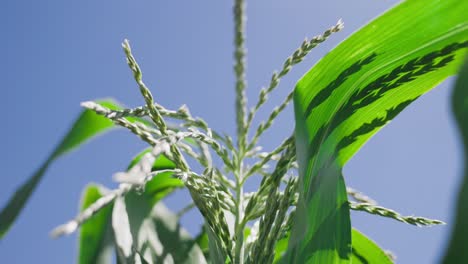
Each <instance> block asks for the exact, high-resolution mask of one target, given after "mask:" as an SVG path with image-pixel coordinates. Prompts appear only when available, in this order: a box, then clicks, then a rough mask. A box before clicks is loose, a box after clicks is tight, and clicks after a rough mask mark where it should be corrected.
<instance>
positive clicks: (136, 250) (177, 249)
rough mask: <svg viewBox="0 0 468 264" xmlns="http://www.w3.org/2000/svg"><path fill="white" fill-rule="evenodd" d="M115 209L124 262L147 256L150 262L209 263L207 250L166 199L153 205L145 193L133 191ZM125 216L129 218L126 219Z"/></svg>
mask: <svg viewBox="0 0 468 264" xmlns="http://www.w3.org/2000/svg"><path fill="white" fill-rule="evenodd" d="M121 200H122V201H123V200H124V201H125V202H124V203H122V206H121V207H119V208H118V209H119V210H116V207H114V212H113V216H112V218H113V222H114V223H115V224H114V225H113V230H114V234H115V235H114V236H115V237H116V238H120V239H118V240H116V246H117V248H118V249H119V250H118V252H119V254H118V257H119V260H120V263H138V262H137V261H135V262H132V261H133V260H136V259H138V258H144V260H145V261H146V262H147V263H187V264H188V263H201V264H202V263H206V259H205V256H204V254H203V251H202V250H201V249H200V247H199V246H198V245H197V243H196V242H195V240H193V239H192V238H191V237H190V235H189V234H188V232H187V231H185V230H184V229H183V228H182V227H181V226H180V223H179V219H178V217H177V216H176V215H175V214H174V213H172V212H171V211H169V209H167V208H166V207H165V206H164V204H163V203H162V202H158V203H156V205H155V206H151V204H152V202H151V200H148V199H145V195H139V194H137V193H136V192H131V193H129V194H127V195H126V196H125V198H124V199H121ZM122 219H124V220H125V221H122Z"/></svg>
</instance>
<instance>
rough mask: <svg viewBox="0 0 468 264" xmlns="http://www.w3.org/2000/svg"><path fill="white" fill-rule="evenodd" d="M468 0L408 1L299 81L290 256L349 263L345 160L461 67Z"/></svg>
mask: <svg viewBox="0 0 468 264" xmlns="http://www.w3.org/2000/svg"><path fill="white" fill-rule="evenodd" d="M467 13H468V2H467V1H459V0H445V1H436V0H412V1H404V2H402V3H401V4H399V5H398V6H396V7H394V8H393V9H391V10H390V11H388V12H386V13H385V14H383V15H381V16H380V17H378V18H377V19H375V20H374V21H372V22H370V23H369V24H368V25H366V26H365V27H363V28H361V29H360V30H359V31H357V32H356V33H354V34H353V35H352V36H351V37H349V38H348V39H346V40H345V41H344V42H342V43H341V44H340V45H338V46H337V47H336V48H335V49H333V50H332V51H331V52H330V53H328V54H327V55H326V56H325V57H324V58H323V59H322V60H321V61H319V62H318V63H317V65H315V66H314V67H313V68H312V69H311V70H310V71H309V72H308V73H307V74H306V75H304V76H303V77H302V78H301V80H299V82H298V83H297V86H296V89H295V93H294V108H295V115H296V148H297V150H296V154H297V159H298V163H299V175H300V185H299V186H300V187H299V191H300V198H299V202H298V205H297V214H296V218H295V219H296V221H295V225H294V226H293V230H292V234H291V238H290V241H289V250H288V254H287V257H286V258H285V262H287V263H349V260H350V253H351V227H350V219H349V208H348V202H347V197H346V188H345V183H344V179H343V176H342V172H341V171H342V168H343V166H344V165H345V163H346V162H347V161H348V160H349V159H350V158H351V157H352V156H353V155H354V154H355V153H356V152H357V151H358V150H359V148H360V147H361V146H362V145H363V144H364V143H365V142H366V141H367V140H368V139H369V138H370V137H371V136H372V135H374V134H375V133H376V132H377V131H378V130H379V129H380V128H382V127H383V126H384V125H385V124H387V123H388V122H389V121H390V120H391V119H393V118H394V117H395V116H396V115H397V114H398V113H399V112H400V111H402V110H403V109H404V108H405V107H406V106H408V105H409V104H410V103H411V102H413V101H414V100H416V99H417V98H418V97H419V96H421V95H422V94H424V93H425V92H427V91H429V90H430V89H432V88H433V87H434V86H436V85H437V84H439V83H440V82H441V81H443V80H444V79H445V78H447V77H448V76H450V75H453V74H455V72H456V69H457V68H458V67H459V65H460V64H461V62H462V60H463V57H464V54H465V53H466V47H467V45H468V23H467V21H466V14H467Z"/></svg>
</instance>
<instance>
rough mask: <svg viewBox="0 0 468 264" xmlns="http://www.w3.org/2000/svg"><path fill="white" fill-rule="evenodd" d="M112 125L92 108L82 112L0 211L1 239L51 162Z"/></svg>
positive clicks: (109, 104) (108, 103)
mask: <svg viewBox="0 0 468 264" xmlns="http://www.w3.org/2000/svg"><path fill="white" fill-rule="evenodd" d="M100 103H101V104H104V105H106V106H107V107H111V108H114V109H119V108H120V106H119V105H118V104H117V103H116V102H114V101H113V100H103V101H100ZM111 127H113V124H112V122H111V121H109V120H108V119H106V118H105V117H102V116H98V115H96V114H95V113H94V112H92V111H90V110H84V111H83V112H82V113H81V114H80V116H79V117H78V119H77V120H76V121H75V122H74V124H73V126H72V128H71V129H70V130H69V132H68V133H67V135H66V136H64V137H63V139H62V140H61V142H60V143H59V144H58V145H57V147H56V148H55V150H54V151H53V152H52V154H51V155H50V156H49V157H48V158H47V159H46V161H45V162H44V163H43V164H42V165H41V166H40V168H39V169H38V170H37V171H36V172H35V173H34V174H33V175H32V176H31V177H30V178H29V179H27V180H26V182H24V183H23V184H22V185H21V186H20V187H18V188H17V189H16V191H15V193H14V194H13V196H12V197H11V198H10V199H9V200H8V202H7V204H6V205H5V206H4V207H3V208H2V211H1V212H0V239H2V238H3V237H4V236H5V235H6V233H7V232H8V230H9V229H10V227H11V226H12V225H13V223H14V221H15V219H16V218H17V217H18V215H19V214H20V213H21V211H22V209H23V207H24V206H25V205H26V203H27V201H28V200H29V198H30V197H31V195H32V194H33V192H34V190H35V189H36V188H37V185H38V184H39V182H40V181H41V180H42V177H43V176H44V174H45V172H46V171H47V169H48V167H49V166H50V165H51V163H52V162H53V161H55V160H56V159H57V158H59V157H60V156H62V155H64V154H66V153H67V152H70V151H72V150H73V149H75V148H77V147H78V146H79V145H80V144H82V143H84V142H86V141H88V140H90V139H91V138H93V137H94V136H96V135H98V134H101V133H103V132H104V131H106V130H108V129H110V128H111Z"/></svg>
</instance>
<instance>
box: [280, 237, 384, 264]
mask: <svg viewBox="0 0 468 264" xmlns="http://www.w3.org/2000/svg"><path fill="white" fill-rule="evenodd" d="M289 235H290V234H289V233H288V234H287V235H286V237H284V238H282V239H280V240H279V241H277V243H276V247H275V261H274V263H277V261H279V260H280V259H281V257H282V255H283V254H284V253H285V252H286V250H287V248H288V239H289ZM351 263H353V264H392V261H391V260H390V258H389V257H388V256H387V254H385V252H384V251H383V250H382V249H381V248H380V247H379V246H378V245H377V244H375V242H374V241H372V240H370V239H369V238H367V237H366V236H365V235H364V234H362V233H361V232H359V231H358V230H357V229H355V228H353V230H352V251H351Z"/></svg>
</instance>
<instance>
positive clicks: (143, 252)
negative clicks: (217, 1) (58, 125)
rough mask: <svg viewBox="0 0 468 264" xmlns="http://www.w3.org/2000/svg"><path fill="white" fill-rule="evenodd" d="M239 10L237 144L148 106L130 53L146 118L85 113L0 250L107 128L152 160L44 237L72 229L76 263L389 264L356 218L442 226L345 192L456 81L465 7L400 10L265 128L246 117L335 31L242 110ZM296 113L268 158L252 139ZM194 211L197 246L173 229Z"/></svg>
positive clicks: (419, 1)
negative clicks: (170, 204) (70, 162)
mask: <svg viewBox="0 0 468 264" xmlns="http://www.w3.org/2000/svg"><path fill="white" fill-rule="evenodd" d="M245 9H246V4H245V0H235V1H234V7H233V17H234V25H235V28H234V74H235V77H236V78H235V84H234V87H235V91H236V96H235V109H236V116H235V122H236V128H237V130H236V135H235V136H228V135H225V134H223V133H222V132H221V131H215V130H214V129H212V128H211V126H210V125H209V124H207V122H206V121H204V120H203V119H202V118H199V117H195V116H193V115H192V114H191V112H190V110H189V108H188V107H187V106H185V105H184V106H182V107H180V108H179V109H176V110H173V109H168V108H166V107H164V106H163V105H162V104H160V103H159V102H156V101H155V98H154V97H153V95H152V93H151V91H150V89H149V88H148V86H147V84H146V83H145V82H144V79H143V77H144V76H143V72H142V69H141V68H140V66H139V65H138V62H137V59H136V57H137V56H135V55H134V54H133V51H132V48H131V46H130V43H129V41H127V40H125V41H124V42H123V44H122V47H123V51H124V54H125V57H126V61H127V64H128V66H129V68H130V71H131V73H132V75H133V78H134V79H135V82H136V86H137V87H138V89H139V92H140V93H141V95H142V99H143V101H144V105H143V106H140V107H136V108H125V107H123V106H121V105H119V104H117V103H116V102H115V101H113V100H101V101H88V102H83V103H82V104H81V105H82V106H83V107H84V108H85V110H84V111H83V113H82V114H81V115H80V117H79V118H78V120H76V122H75V124H74V125H73V127H72V128H71V130H70V132H69V133H68V134H67V135H66V136H65V138H64V139H63V140H62V142H61V144H60V145H59V147H58V148H57V149H56V150H55V151H54V152H53V154H52V155H51V156H50V157H49V158H48V159H47V161H46V162H45V163H44V164H43V165H42V167H41V168H40V170H38V171H37V172H36V173H35V174H34V175H33V177H31V178H30V179H29V180H28V181H27V182H26V183H25V184H24V185H22V186H21V187H20V188H19V189H18V190H17V192H16V193H15V195H14V196H13V197H12V198H11V200H10V202H9V203H8V204H7V206H6V207H5V208H4V209H3V210H2V212H1V214H0V237H3V236H4V235H5V234H6V232H7V231H8V229H9V227H10V226H11V225H12V223H13V222H14V220H15V218H16V217H17V216H18V214H19V213H20V211H21V209H22V208H23V206H24V205H25V203H26V202H27V200H28V198H29V196H30V195H31V193H32V192H33V191H34V189H35V188H36V186H37V184H38V183H39V182H40V180H41V179H42V177H43V175H44V173H45V171H46V170H47V167H48V166H49V165H50V164H51V163H52V162H53V161H54V160H55V159H57V158H58V157H60V156H61V155H63V154H65V153H66V152H68V151H70V150H72V149H74V148H76V147H78V146H79V145H80V144H81V143H83V142H85V141H87V140H89V139H90V138H92V137H94V136H96V135H97V134H99V133H102V132H104V131H106V130H109V129H111V128H114V127H123V128H125V129H127V130H129V131H130V132H132V133H133V134H135V135H136V136H138V137H139V138H140V139H141V140H143V141H144V142H146V143H147V144H148V148H147V149H145V150H143V151H142V152H141V153H139V154H138V155H136V157H135V158H134V159H133V160H132V161H131V162H130V164H129V166H128V169H127V170H126V171H123V172H117V173H115V174H114V176H113V178H114V180H115V181H116V182H117V183H118V187H117V188H116V189H107V188H105V187H103V186H100V185H96V184H92V185H89V186H88V187H86V189H85V191H84V194H83V198H82V202H81V206H82V207H81V208H82V210H81V211H80V212H79V213H78V215H77V216H76V217H75V218H73V219H72V220H70V221H68V222H67V223H65V224H63V225H60V226H58V227H57V228H56V229H54V230H53V231H52V236H54V237H58V236H62V235H67V234H71V233H73V232H76V231H77V230H79V233H80V234H79V260H78V262H79V263H108V262H110V261H111V260H112V255H113V254H112V253H113V252H114V251H115V252H116V256H117V260H118V263H239V264H240V263H392V262H393V261H394V256H393V255H392V254H391V253H389V252H388V251H386V250H383V249H381V248H380V247H379V246H378V245H376V244H375V243H374V242H373V241H372V240H370V239H369V238H367V237H366V236H365V235H364V234H362V233H361V232H359V231H358V230H356V229H354V228H352V227H351V221H350V210H356V211H362V212H366V213H369V214H373V215H377V216H382V217H386V218H389V219H393V220H396V221H400V222H402V223H406V224H411V225H415V226H431V225H438V224H443V222H441V221H438V220H432V219H429V218H425V217H416V216H404V215H401V214H400V213H398V212H396V211H395V210H392V209H388V208H386V207H384V206H382V205H379V204H378V203H377V202H376V201H374V200H373V199H371V198H369V197H368V196H366V195H365V194H363V193H361V192H359V191H357V190H355V189H354V188H351V187H349V186H346V184H345V181H344V177H343V174H342V168H343V166H344V165H345V164H346V162H347V161H348V160H349V159H350V158H351V157H352V156H353V155H354V154H355V153H356V152H357V151H358V150H359V149H360V147H361V146H362V145H363V144H364V143H365V142H366V141H367V140H368V139H369V138H370V137H371V136H372V135H374V134H375V133H376V132H377V131H379V130H380V129H381V128H382V127H383V126H385V125H386V124H387V123H389V122H390V121H391V120H392V119H393V118H394V117H395V116H396V115H398V113H400V112H401V111H402V110H403V109H404V108H405V107H406V106H408V105H409V104H411V103H412V102H413V101H414V100H416V99H417V98H418V97H420V96H421V95H422V94H424V93H425V92H427V91H429V90H431V89H432V88H434V87H435V86H436V85H437V84H438V83H440V82H441V81H443V80H444V79H446V78H447V77H449V76H451V75H454V74H456V72H457V69H458V68H459V66H460V65H461V63H462V62H463V58H464V55H465V54H466V50H467V47H468V22H467V20H466V14H467V13H468V2H467V1H458V0H444V1H436V0H429V1H428V0H411V1H404V2H402V3H400V4H399V5H397V6H395V7H394V8H392V9H390V10H389V11H387V12H386V13H384V14H382V15H381V16H379V17H378V18H376V19H375V20H373V21H371V22H370V23H369V24H367V25H366V26H364V27H363V28H361V29H360V30H358V31H357V32H355V33H354V34H353V35H351V36H350V37H349V38H347V39H346V40H345V41H343V42H342V43H341V44H339V45H338V46H337V47H336V48H334V49H333V50H331V51H330V52H329V53H328V54H327V55H326V56H324V57H323V58H322V59H321V60H320V61H319V62H318V63H317V64H316V65H315V66H314V67H312V68H311V69H310V70H309V71H308V72H307V73H306V74H305V75H304V76H303V77H302V78H301V79H300V80H299V81H298V82H297V85H296V87H295V88H294V89H291V92H290V93H289V94H288V95H287V96H286V98H284V100H283V102H282V103H281V104H280V105H278V106H277V107H275V108H274V109H273V110H272V111H271V112H270V114H269V115H268V117H267V119H266V120H264V121H263V122H261V123H259V124H254V122H253V120H254V117H255V116H256V115H257V113H258V112H259V111H260V110H261V109H262V107H263V106H264V104H265V103H266V102H267V100H268V99H269V95H270V94H271V93H272V92H274V90H275V89H276V88H277V87H278V86H279V84H280V81H281V79H282V78H283V77H284V76H285V75H287V74H288V73H289V72H290V71H291V70H293V66H294V65H296V64H298V63H300V62H302V61H303V59H304V58H305V57H306V56H307V55H308V54H309V53H310V52H311V51H312V50H313V49H314V47H316V46H318V45H320V43H322V42H324V41H326V40H327V39H328V38H329V37H331V36H332V35H334V34H335V33H337V32H339V31H340V30H341V29H342V28H343V22H342V21H341V20H338V22H337V23H336V25H333V26H331V27H330V28H329V29H327V30H325V31H324V32H323V33H321V34H320V35H317V36H315V37H313V38H311V39H306V40H304V41H303V42H302V43H301V45H300V46H299V47H298V48H297V49H296V50H295V51H294V52H293V53H292V55H291V56H289V57H288V58H286V60H285V61H284V64H283V65H282V66H281V67H280V70H278V71H275V72H273V74H272V75H271V79H270V82H269V83H268V84H267V85H266V86H265V87H264V88H262V89H261V90H260V92H259V95H258V98H257V99H256V101H254V102H255V103H254V104H253V105H252V106H251V108H249V107H248V100H247V96H246V92H245V91H246V88H247V85H246V78H245V69H246V63H247V59H246V49H245V41H246V38H245V26H246V19H245V17H246V15H245ZM434 19H436V20H437V23H433V21H434ZM291 102H293V104H294V111H295V121H296V123H295V129H294V130H292V131H291V133H290V136H289V137H287V138H285V139H284V140H283V141H282V142H280V143H279V144H278V145H277V147H276V148H274V149H273V150H270V151H263V149H262V147H261V146H259V144H258V142H259V140H260V138H261V137H262V136H263V134H264V133H265V131H267V130H268V129H270V128H271V127H272V125H273V122H274V120H276V119H277V118H278V116H279V114H280V113H281V112H282V111H283V110H284V109H285V108H286V107H287V106H288V105H289V104H290V103H291ZM200 168H201V169H200ZM254 176H255V177H261V178H262V180H261V183H260V184H259V186H258V189H257V190H256V191H254V192H245V191H244V187H245V183H246V181H247V180H248V179H249V178H250V177H254ZM179 188H186V189H187V190H188V192H189V193H190V195H191V201H187V207H186V208H185V209H184V210H182V211H181V212H179V213H174V212H171V211H170V210H169V209H168V208H167V207H165V206H164V203H163V201H162V199H163V198H164V197H166V196H167V195H169V194H170V193H172V192H173V191H174V190H176V189H179ZM192 208H196V209H198V211H199V212H200V213H201V215H202V216H203V219H204V228H203V230H202V232H201V233H200V234H199V235H198V236H196V237H195V238H192V237H191V236H190V235H189V234H188V232H187V231H185V230H184V229H183V227H181V226H180V224H179V218H180V217H181V215H183V214H184V213H185V212H186V211H188V210H190V209H192Z"/></svg>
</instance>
